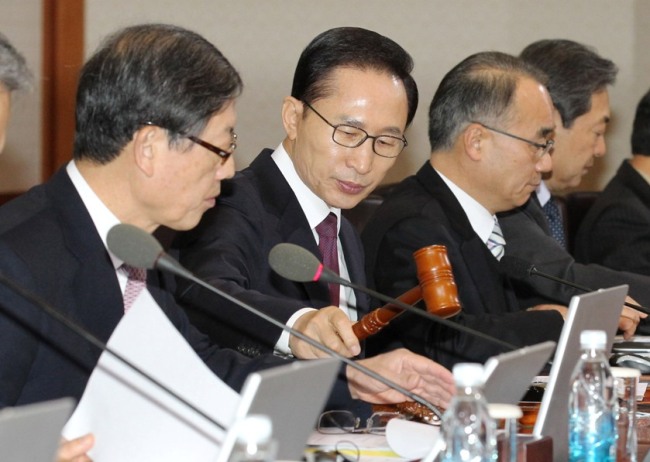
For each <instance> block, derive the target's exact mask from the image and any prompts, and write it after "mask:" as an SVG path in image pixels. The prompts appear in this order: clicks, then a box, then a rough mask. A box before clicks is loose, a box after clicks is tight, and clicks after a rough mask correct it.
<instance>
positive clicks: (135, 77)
mask: <svg viewBox="0 0 650 462" xmlns="http://www.w3.org/2000/svg"><path fill="white" fill-rule="evenodd" d="M240 91H241V80H240V77H239V75H238V74H237V72H236V71H235V70H234V69H233V68H232V66H231V65H230V63H229V62H228V61H227V60H226V58H225V57H223V55H222V54H221V53H220V52H219V51H218V50H217V49H216V48H215V47H214V46H213V45H211V44H210V43H209V42H207V41H206V40H205V39H203V38H202V37H200V36H199V35H197V34H194V33H192V32H190V31H187V30H184V29H181V28H177V27H174V26H165V25H144V26H134V27H130V28H127V29H124V30H123V31H120V32H119V33H117V34H115V35H114V36H112V37H111V38H110V39H109V40H108V41H106V42H105V43H104V45H103V46H102V47H101V48H100V49H99V50H98V51H97V52H96V53H95V54H94V55H93V56H92V57H91V59H90V60H89V61H88V62H87V63H86V64H85V66H84V68H83V70H82V72H81V77H80V81H79V89H78V93H77V108H76V120H77V131H76V137H75V146H74V160H73V161H71V162H70V163H69V164H68V165H67V166H66V167H64V168H63V169H62V170H60V171H59V172H58V173H57V174H56V175H55V176H54V177H53V178H52V179H51V180H50V181H49V182H47V183H46V184H44V185H42V186H38V187H36V188H34V189H32V190H30V191H29V192H28V193H26V194H25V195H23V196H22V197H20V198H19V199H17V200H16V201H14V202H11V203H9V204H7V205H6V206H4V207H2V208H1V209H0V222H1V223H3V226H4V232H3V234H2V235H1V236H0V249H1V251H2V255H3V258H2V259H1V261H0V273H1V274H3V275H5V276H7V277H9V278H11V279H12V280H14V281H16V282H17V283H18V284H19V285H21V286H24V287H25V288H26V289H27V290H29V291H30V292H32V293H34V294H35V295H37V296H38V297H40V298H41V299H43V300H46V301H48V302H49V303H51V304H52V306H54V307H55V308H56V309H58V310H60V312H61V313H63V314H64V315H65V316H66V317H67V318H69V319H72V320H73V321H75V322H76V323H78V324H79V325H81V326H82V327H84V328H85V329H87V330H88V331H90V332H91V333H92V334H94V335H95V336H96V337H98V338H99V339H100V340H102V341H106V340H107V339H108V338H109V336H110V335H111V333H112V331H113V330H114V328H115V326H116V324H117V323H118V321H119V320H120V318H121V317H122V316H123V315H124V310H125V309H126V303H125V302H123V298H122V297H123V294H124V293H126V292H128V287H129V285H130V284H132V283H133V282H134V281H133V279H135V278H136V274H135V273H137V272H134V271H133V269H129V268H128V267H124V266H123V265H122V263H123V262H122V261H120V259H119V258H117V257H116V256H115V255H113V254H112V253H111V252H110V251H108V250H107V248H106V245H105V242H106V235H107V233H108V230H109V229H110V228H111V227H112V226H113V225H114V224H117V223H120V222H122V223H128V224H132V225H134V226H137V227H139V228H141V229H143V230H146V231H148V232H153V231H154V230H156V228H158V227H159V226H161V225H164V226H167V227H170V228H173V229H178V230H184V229H189V228H192V227H194V226H195V225H196V224H197V223H198V221H199V219H200V217H201V215H202V214H203V213H204V212H205V211H206V210H207V209H209V208H210V207H212V206H214V203H215V198H216V196H218V195H219V193H220V187H221V181H222V180H223V179H225V178H229V177H231V176H232V175H233V173H234V166H233V160H232V154H233V152H234V149H235V147H236V145H235V134H234V127H235V122H236V113H235V109H234V104H235V99H236V97H237V96H238V95H239V93H240ZM219 146H220V147H219ZM139 277H141V278H145V280H146V290H148V291H149V292H150V293H151V294H152V296H153V297H154V299H155V300H156V301H157V302H158V303H159V304H160V307H161V309H162V310H163V311H164V313H165V314H166V315H167V317H168V318H169V320H170V321H171V322H172V323H173V324H174V325H175V326H176V328H177V329H178V330H179V332H180V333H181V334H182V335H183V336H184V338H185V339H186V340H187V341H188V343H189V344H190V345H191V346H192V348H193V349H194V350H195V351H196V353H197V354H198V355H199V356H200V357H201V358H202V359H203V360H204V361H205V362H206V364H207V365H208V367H210V368H211V370H213V371H214V372H215V373H216V374H217V375H218V376H220V377H221V378H222V379H224V380H225V382H226V383H228V384H229V385H231V386H232V387H233V388H235V389H237V388H239V387H240V386H241V385H242V383H243V381H244V379H245V377H246V375H247V374H248V373H249V372H250V371H253V370H257V369H261V368H265V367H270V366H273V365H277V364H281V363H283V362H285V361H283V360H282V359H281V358H277V357H274V356H272V355H267V356H262V357H259V358H256V359H250V358H247V357H245V356H243V355H241V354H239V353H237V352H235V351H232V350H227V349H223V348H220V347H217V346H215V345H214V344H213V343H211V342H209V341H208V339H207V337H206V336H205V335H203V334H201V333H199V331H197V330H196V329H195V328H194V327H193V326H192V325H191V324H190V323H189V320H188V318H187V316H186V314H185V312H184V311H183V310H182V309H181V308H180V307H179V306H178V305H177V304H176V303H175V301H174V299H173V295H172V293H173V290H174V281H173V278H171V277H169V276H167V275H164V274H160V273H158V272H157V271H149V272H148V274H146V275H142V274H140V275H139ZM142 280H143V279H140V281H142ZM125 298H126V297H125ZM0 300H1V307H2V310H1V311H0V360H1V362H0V406H7V405H16V404H25V403H31V402H36V401H42V400H47V399H51V398H57V397H62V396H72V397H74V398H77V399H78V398H80V396H81V394H82V393H83V390H84V387H85V385H86V382H87V380H88V377H89V375H90V373H91V372H92V369H93V367H94V366H95V364H96V362H97V359H98V357H99V354H100V351H97V350H96V349H95V348H92V347H91V345H89V344H88V342H87V341H85V340H84V339H83V338H81V337H78V336H77V335H75V334H72V333H71V332H69V331H68V330H66V329H65V328H64V327H62V326H61V325H60V324H58V323H57V322H55V321H53V320H52V319H51V318H50V317H48V316H46V315H45V314H44V313H43V312H42V311H41V310H40V309H38V308H37V307H36V306H33V305H32V304H30V303H27V302H26V300H25V299H23V298H22V297H20V296H18V295H17V294H16V293H14V292H12V291H10V290H9V289H8V288H7V287H6V286H5V285H1V286H0ZM127 315H128V314H127ZM364 362H365V364H366V365H367V366H369V367H370V368H372V369H375V370H377V371H378V373H379V374H381V375H384V376H387V377H389V378H391V379H393V380H397V381H398V382H399V383H400V384H403V385H405V386H406V387H407V388H409V389H410V390H413V391H415V392H416V393H422V394H423V395H424V397H425V399H429V400H431V402H433V403H434V404H442V405H444V404H445V403H446V402H447V400H448V399H449V397H450V396H451V393H452V392H453V386H452V380H451V376H450V373H449V372H448V371H446V370H444V369H443V368H442V367H440V366H438V365H436V364H434V363H433V362H431V361H429V360H426V359H424V358H420V357H416V356H415V355H412V354H410V353H408V352H405V351H401V352H398V353H397V354H396V355H393V356H384V357H383V358H382V357H378V358H372V359H370V360H364ZM405 368H406V369H405ZM404 370H406V375H407V376H408V377H402V375H401V374H403V371H404ZM357 374H359V375H357ZM422 374H423V376H422V377H421V378H419V379H418V378H417V377H420V376H421V375H422ZM346 379H347V380H346ZM346 382H347V383H346ZM297 385H298V384H297ZM298 386H299V385H298ZM351 398H358V399H363V400H367V401H371V402H372V401H375V402H386V401H388V402H395V401H399V400H403V397H402V396H399V394H398V393H396V392H395V391H393V390H389V389H387V388H384V386H383V385H379V384H378V383H377V382H376V381H374V380H370V379H368V378H367V377H365V376H364V377H361V374H360V373H359V372H358V371H355V370H353V369H350V368H349V367H348V368H345V371H344V373H343V374H342V375H341V380H339V381H338V382H337V385H336V387H335V390H334V391H333V394H332V398H331V400H332V401H331V403H330V404H331V405H334V406H336V407H340V406H347V405H350V404H351ZM71 444H73V445H76V446H75V447H74V451H72V452H73V453H74V454H81V453H83V452H85V451H87V450H88V448H89V447H90V446H91V445H92V438H91V437H90V436H88V437H86V438H82V439H80V440H79V441H73V442H70V443H69V444H68V445H64V447H70V445H71ZM75 460H86V459H75Z"/></svg>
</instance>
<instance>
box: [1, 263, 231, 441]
mask: <svg viewBox="0 0 650 462" xmlns="http://www.w3.org/2000/svg"><path fill="white" fill-rule="evenodd" d="M0 282H1V283H2V284H4V285H5V286H6V287H8V288H9V289H11V290H12V291H13V292H15V293H17V294H18V295H20V296H21V297H23V298H24V299H25V300H27V301H29V302H30V303H32V304H33V305H35V306H38V307H39V308H41V309H42V310H43V311H45V313H46V314H47V315H48V316H50V317H51V318H53V319H55V320H56V321H57V322H59V323H60V324H63V325H64V326H65V327H67V328H68V329H70V330H71V331H72V332H74V333H75V334H77V335H78V336H80V337H81V338H83V339H84V340H86V341H87V342H88V343H90V344H91V345H93V346H95V347H97V348H98V349H100V350H102V351H105V352H107V353H108V354H110V355H111V356H113V357H114V358H115V359H117V360H118V361H120V362H121V363H123V364H124V365H126V366H128V367H129V368H130V369H131V370H133V371H135V372H137V373H138V374H140V375H141V376H142V377H144V378H145V379H147V380H148V381H149V382H151V383H153V384H154V385H156V386H157V387H159V388H160V389H161V390H163V391H164V392H165V393H167V394H169V395H170V396H172V397H173V398H175V399H177V400H178V401H179V402H180V403H182V404H183V405H185V406H187V407H188V408H189V409H191V410H193V411H194V412H196V413H197V414H198V415H200V416H201V417H203V418H204V419H206V420H207V421H208V422H210V423H212V424H214V425H215V426H217V427H218V428H219V429H221V430H226V428H225V427H224V426H223V425H221V424H220V423H219V422H217V421H216V420H214V419H213V418H212V417H210V416H209V415H207V414H206V413H205V412H203V411H201V410H200V409H199V408H197V407H196V406H194V405H193V404H192V403H190V402H189V401H187V400H186V399H185V398H183V397H181V396H180V395H178V394H177V393H175V392H174V391H173V390H171V389H170V388H169V387H167V386H166V385H164V384H163V383H162V382H160V381H158V380H157V379H155V378H154V377H152V376H150V375H149V374H147V373H146V372H144V371H143V370H142V369H140V368H139V367H138V366H136V365H135V364H133V363H132V362H131V361H129V360H128V359H126V358H125V357H124V356H122V355H121V354H120V353H118V352H116V351H115V350H113V349H112V348H111V347H109V346H108V345H107V344H105V343H104V342H102V341H101V340H100V339H98V338H97V337H95V336H94V335H93V334H91V333H90V332H89V331H88V330H86V329H84V328H83V327H81V326H80V325H79V324H77V323H75V322H74V321H72V320H71V319H69V318H67V317H66V316H65V315H63V314H62V313H61V312H59V311H58V310H57V309H55V308H54V307H53V306H52V305H50V304H49V303H47V302H46V301H45V300H43V299H41V298H40V297H37V296H36V295H34V294H33V293H31V292H30V291H28V290H27V289H25V288H24V287H22V286H21V285H19V284H17V283H16V282H14V281H12V280H11V279H9V278H7V277H6V276H5V275H4V274H2V273H0ZM21 321H24V320H21Z"/></svg>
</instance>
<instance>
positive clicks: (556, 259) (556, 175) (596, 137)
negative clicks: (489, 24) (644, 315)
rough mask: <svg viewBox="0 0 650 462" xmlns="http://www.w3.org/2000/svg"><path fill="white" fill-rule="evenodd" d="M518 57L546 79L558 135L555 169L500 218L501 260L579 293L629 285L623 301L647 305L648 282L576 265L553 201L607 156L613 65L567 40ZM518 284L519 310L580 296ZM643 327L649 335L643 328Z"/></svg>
mask: <svg viewBox="0 0 650 462" xmlns="http://www.w3.org/2000/svg"><path fill="white" fill-rule="evenodd" d="M520 57H521V58H522V59H523V60H524V61H526V62H528V63H530V64H533V65H535V66H536V67H538V68H540V69H541V70H542V71H544V72H545V73H546V75H547V76H548V84H547V87H548V91H549V94H550V95H551V99H552V100H553V105H554V112H553V114H554V120H555V125H556V131H555V139H554V140H555V145H554V147H553V170H552V171H551V172H549V173H547V174H545V175H544V180H543V181H542V183H540V185H539V187H538V188H537V190H536V192H535V193H534V194H533V196H532V197H531V199H530V200H529V201H528V202H527V203H526V204H525V205H524V206H523V207H521V208H519V209H517V210H515V211H512V212H508V213H505V214H502V215H500V217H499V221H500V223H501V229H502V230H503V233H504V236H505V238H506V240H507V241H508V244H509V245H508V246H507V247H506V255H512V256H515V257H518V258H521V259H523V260H525V261H528V262H531V263H534V264H535V265H536V266H537V267H538V269H539V270H541V271H544V272H546V273H549V274H552V275H553V276H556V277H560V278H563V279H567V280H569V281H572V282H575V283H577V284H580V285H582V286H585V287H592V288H594V289H598V288H601V287H611V286H614V285H618V284H629V286H630V295H631V296H632V297H633V299H629V301H634V300H637V301H639V302H640V303H641V304H643V305H648V304H650V279H648V278H647V277H645V276H640V275H637V274H632V273H626V272H620V271H613V270H611V269H609V268H605V267H603V266H599V265H583V264H578V263H576V262H575V261H574V259H573V257H572V256H571V255H570V254H569V252H568V251H567V248H566V242H565V236H564V234H563V230H564V223H563V217H562V216H561V215H559V214H558V207H557V204H556V201H555V199H554V198H553V197H552V194H553V195H557V194H563V193H565V192H566V191H567V190H568V189H570V188H573V187H576V186H578V185H579V184H580V181H581V179H582V177H583V176H584V175H585V174H586V173H587V171H588V169H589V167H591V166H592V165H593V163H594V160H595V159H596V158H599V157H602V156H603V155H604V154H605V132H606V129H607V125H608V122H609V119H610V109H609V97H608V91H607V88H608V86H609V85H611V84H612V83H613V82H614V80H615V78H616V73H617V69H616V66H615V65H614V63H612V61H610V60H608V59H605V58H602V57H600V56H599V55H598V54H597V53H596V52H595V51H594V50H592V49H590V48H589V47H586V46H585V45H582V44H580V43H576V42H573V41H570V40H540V41H538V42H534V43H532V44H530V45H529V46H527V47H526V48H525V49H524V50H523V51H522V53H521V55H520ZM549 236H550V237H552V239H549V238H548V237H549ZM513 276H515V275H513ZM516 279H517V282H516V291H517V295H518V298H519V299H520V304H522V305H524V306H527V305H530V304H535V303H539V302H540V301H541V300H549V299H550V300H555V301H556V302H558V303H568V301H569V300H570V298H571V297H572V296H573V295H576V294H579V293H580V291H578V290H577V289H574V288H571V287H568V286H564V285H560V284H558V283H556V282H553V281H549V280H546V279H543V278H541V277H529V276H527V275H523V276H522V275H516ZM642 328H643V329H647V327H646V325H645V322H644V323H643V324H642Z"/></svg>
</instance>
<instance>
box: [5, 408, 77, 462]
mask: <svg viewBox="0 0 650 462" xmlns="http://www.w3.org/2000/svg"><path fill="white" fill-rule="evenodd" d="M74 405H75V401H74V400H73V399H72V398H61V399H56V400H52V401H44V402H42V403H35V404H27V405H24V406H17V407H8V408H4V409H3V410H1V411H0V454H2V457H1V458H2V460H7V461H17V462H22V461H25V462H27V461H44V462H46V461H53V460H55V458H56V452H57V449H58V446H59V442H60V441H61V429H62V428H63V425H64V424H65V422H66V420H68V417H70V414H72V409H73V408H74Z"/></svg>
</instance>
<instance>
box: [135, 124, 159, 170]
mask: <svg viewBox="0 0 650 462" xmlns="http://www.w3.org/2000/svg"><path fill="white" fill-rule="evenodd" d="M161 137H162V138H163V139H164V140H166V139H167V136H166V134H165V131H164V130H163V129H162V128H160V127H156V126H155V125H145V126H144V127H142V128H140V129H139V130H138V131H136V132H135V134H134V135H133V159H134V162H135V165H136V166H137V168H138V169H140V171H142V172H143V173H144V174H145V175H146V176H148V177H150V176H152V175H153V173H154V160H155V157H156V152H157V148H158V143H160V139H161Z"/></svg>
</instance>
